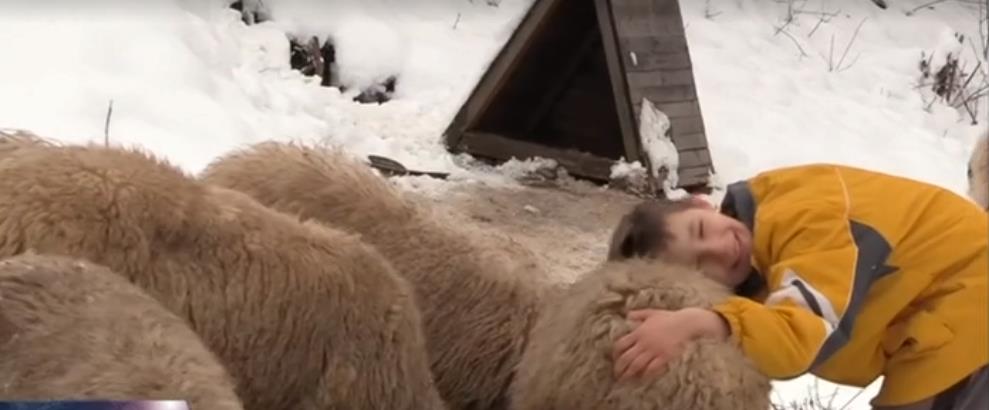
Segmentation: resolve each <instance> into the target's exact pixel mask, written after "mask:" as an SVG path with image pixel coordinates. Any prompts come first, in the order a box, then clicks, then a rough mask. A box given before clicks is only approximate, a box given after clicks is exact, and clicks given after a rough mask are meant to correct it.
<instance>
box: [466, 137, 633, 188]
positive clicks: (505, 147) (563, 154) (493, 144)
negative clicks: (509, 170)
mask: <svg viewBox="0 0 989 410" xmlns="http://www.w3.org/2000/svg"><path fill="white" fill-rule="evenodd" d="M461 144H462V145H463V146H464V148H465V150H466V151H467V152H469V153H471V154H474V155H477V156H481V157H488V158H493V159H496V160H501V161H507V160H510V159H512V158H517V159H520V160H525V159H528V158H533V157H542V158H550V159H554V160H556V161H557V162H558V163H559V164H560V166H562V167H564V168H566V170H567V172H568V173H570V174H573V175H577V176H581V177H584V178H590V179H595V180H599V181H607V180H608V179H609V176H610V175H611V166H612V165H613V164H614V161H612V160H610V159H607V158H602V157H599V156H596V155H592V154H588V153H584V152H578V151H575V150H562V149H558V148H551V147H547V146H545V145H541V144H536V143H532V142H528V141H522V140H516V139H511V138H506V137H504V136H501V135H495V134H489V133H481V132H474V131H468V132H465V133H464V137H463V139H462V140H461Z"/></svg>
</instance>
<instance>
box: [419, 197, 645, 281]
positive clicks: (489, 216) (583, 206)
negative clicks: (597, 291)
mask: <svg viewBox="0 0 989 410" xmlns="http://www.w3.org/2000/svg"><path fill="white" fill-rule="evenodd" d="M416 194H417V196H418V197H419V198H420V199H421V200H425V201H428V202H430V203H432V204H433V206H436V207H437V208H439V209H440V210H441V212H448V214H449V216H451V217H453V218H463V219H465V220H467V221H469V223H472V224H474V225H476V226H479V227H481V228H482V229H485V230H488V229H490V233H491V234H492V235H491V236H492V238H494V239H496V240H502V241H508V242H514V243H515V244H516V245H518V246H515V247H516V248H522V251H524V252H527V253H531V254H533V255H534V256H535V258H536V261H537V263H539V264H540V265H541V266H542V269H546V270H547V275H548V277H549V278H550V279H552V280H559V281H564V282H570V281H572V280H574V279H575V278H576V277H577V276H578V275H580V274H581V273H583V272H586V271H588V270H590V269H592V268H593V267H594V266H596V265H597V264H598V263H600V262H602V261H603V260H604V258H605V255H606V253H607V249H608V240H609V238H610V236H611V230H612V228H613V227H614V225H615V224H616V223H617V222H618V219H619V218H620V217H621V216H622V214H624V213H625V212H627V211H628V209H629V208H630V207H631V206H633V205H634V204H635V203H637V202H638V201H639V199H638V198H636V197H634V196H631V195H628V194H624V193H622V192H619V191H616V190H608V189H603V188H601V187H599V186H595V185H593V184H590V183H586V182H582V181H565V182H560V183H559V184H558V185H556V186H549V187H532V186H513V187H492V186H488V185H484V184H451V185H450V186H449V187H447V189H444V190H442V192H431V191H428V190H427V191H424V192H416Z"/></svg>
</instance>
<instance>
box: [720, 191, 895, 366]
mask: <svg viewBox="0 0 989 410" xmlns="http://www.w3.org/2000/svg"><path fill="white" fill-rule="evenodd" d="M846 204H847V203H846ZM791 205H798V204H791ZM776 215H777V217H774V218H773V219H774V220H775V221H769V222H770V223H771V226H769V227H763V229H766V228H771V230H772V231H771V233H770V234H769V237H770V238H771V239H770V240H768V241H767V242H769V243H766V244H763V245H765V246H768V247H769V249H768V252H769V254H770V255H777V256H776V257H775V258H774V259H776V260H777V261H778V262H776V263H774V264H772V265H771V266H770V268H769V272H765V274H766V276H767V279H768V280H767V282H768V283H769V287H770V294H769V296H768V297H767V299H766V302H765V304H760V303H758V302H755V301H752V300H749V299H745V298H741V297H732V298H730V299H728V300H727V301H725V302H724V303H722V304H721V305H718V306H716V307H715V309H714V310H715V311H716V312H718V313H720V314H721V315H722V316H723V317H724V318H725V320H726V321H727V322H728V324H729V326H730V328H731V334H732V338H733V339H734V340H736V341H737V342H738V343H739V344H740V345H741V347H742V350H743V351H744V352H745V354H746V355H747V356H748V357H749V358H751V359H752V360H753V361H754V362H755V363H756V365H757V366H758V367H759V369H760V370H762V371H763V372H764V373H765V374H766V375H768V376H770V377H773V378H777V379H787V378H792V377H796V376H799V375H801V374H803V373H805V372H807V371H808V370H809V369H810V368H812V367H813V366H814V365H816V364H818V363H820V362H822V361H824V360H825V359H827V358H828V357H830V355H831V354H833V353H834V352H835V351H836V350H838V348H840V347H841V346H843V345H844V344H845V343H846V342H847V340H848V337H849V333H850V331H851V324H852V322H853V321H854V317H855V315H856V314H858V311H859V309H860V307H861V304H862V302H863V300H864V298H865V294H866V292H867V291H868V287H869V286H870V285H871V284H872V282H873V281H874V280H875V279H876V278H877V277H878V276H879V275H881V274H883V273H884V271H883V270H882V267H883V266H884V265H883V262H884V261H885V259H886V257H887V256H888V255H889V252H890V247H889V245H888V244H887V243H886V241H885V240H884V239H883V238H882V236H881V235H879V234H878V233H877V232H876V231H875V230H873V229H871V228H870V227H868V226H866V225H864V224H860V223H856V222H854V221H851V220H849V219H848V212H847V205H846V206H845V207H841V206H824V205H823V204H821V203H820V202H819V203H816V204H811V205H809V206H806V207H801V206H792V207H790V208H789V212H781V213H777V214H776Z"/></svg>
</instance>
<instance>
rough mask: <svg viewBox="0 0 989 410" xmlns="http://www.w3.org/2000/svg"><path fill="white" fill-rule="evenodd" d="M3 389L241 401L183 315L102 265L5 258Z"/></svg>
mask: <svg viewBox="0 0 989 410" xmlns="http://www.w3.org/2000/svg"><path fill="white" fill-rule="evenodd" d="M0 357H2V358H3V359H2V360H0V398H2V399H3V400H56V399H61V400H79V399H86V400H175V399H179V400H186V401H187V402H188V403H189V405H191V406H192V408H194V409H216V410H239V409H242V406H241V404H240V400H239V399H238V398H237V395H236V394H235V393H234V384H233V381H232V380H231V379H230V376H229V375H228V374H227V371H226V370H225V369H224V368H223V366H221V365H220V363H219V360H218V359H217V358H216V356H215V355H214V354H213V353H212V352H210V351H209V349H207V348H206V346H205V345H204V344H203V342H202V341H201V340H200V339H199V336H198V335H196V333H195V332H193V331H192V329H190V328H189V327H188V326H187V325H186V324H185V322H184V321H183V320H182V319H180V318H179V317H178V316H176V315H175V314H173V313H172V312H170V311H168V310H167V309H165V308H164V307H163V306H161V304H159V303H158V301H156V300H155V299H153V298H152V297H151V296H149V295H148V294H147V293H145V292H144V291H142V290H140V289H138V288H137V287H136V286H134V285H133V284H131V283H130V282H128V281H127V280H126V279H124V278H123V277H121V276H119V275H118V274H116V273H114V272H112V271H110V270H109V269H107V268H106V267H104V266H100V265H96V264H92V263H89V262H88V261H85V260H82V259H75V258H67V257H61V256H54V255H40V254H34V253H24V254H21V255H19V256H15V257H11V258H6V259H3V260H0Z"/></svg>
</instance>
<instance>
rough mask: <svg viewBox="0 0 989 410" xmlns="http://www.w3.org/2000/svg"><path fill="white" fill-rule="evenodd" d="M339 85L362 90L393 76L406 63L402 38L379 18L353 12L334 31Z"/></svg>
mask: <svg viewBox="0 0 989 410" xmlns="http://www.w3.org/2000/svg"><path fill="white" fill-rule="evenodd" d="M331 41H332V42H333V45H334V47H335V48H336V63H337V65H338V66H339V70H340V71H339V72H340V84H341V85H343V86H344V87H347V88H356V89H358V90H364V89H367V88H369V87H371V86H372V85H375V84H380V83H382V82H384V81H385V80H387V79H388V77H391V76H396V75H398V73H400V72H401V71H402V69H403V68H404V65H405V57H406V55H405V50H406V49H407V48H408V45H407V43H406V41H405V40H404V38H403V37H402V36H401V35H400V34H399V33H398V31H396V30H395V29H393V28H392V27H390V26H389V25H387V24H385V23H384V22H383V21H381V20H380V19H376V18H373V17H370V16H367V15H363V14H352V15H350V17H349V18H346V19H345V20H344V22H343V24H341V25H340V27H339V28H337V29H336V30H334V31H333V34H332V35H331Z"/></svg>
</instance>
